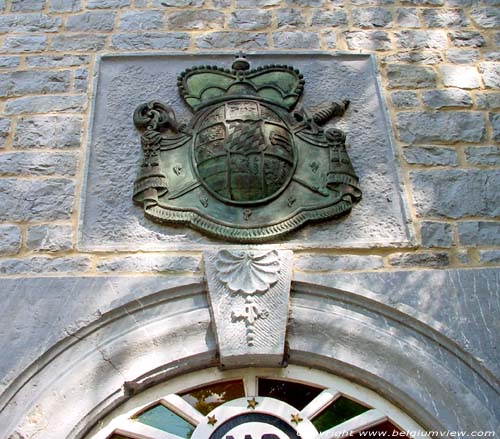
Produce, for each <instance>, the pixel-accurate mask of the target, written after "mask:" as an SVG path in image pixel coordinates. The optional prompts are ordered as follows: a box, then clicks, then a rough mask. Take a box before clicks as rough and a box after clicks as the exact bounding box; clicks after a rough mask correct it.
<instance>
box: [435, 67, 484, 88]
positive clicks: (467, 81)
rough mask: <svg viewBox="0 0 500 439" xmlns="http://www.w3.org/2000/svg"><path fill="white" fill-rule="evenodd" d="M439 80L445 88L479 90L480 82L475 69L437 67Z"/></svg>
mask: <svg viewBox="0 0 500 439" xmlns="http://www.w3.org/2000/svg"><path fill="white" fill-rule="evenodd" d="M439 69H440V71H441V79H442V81H443V83H444V85H445V86H447V87H459V88H467V89H470V88H479V87H480V85H481V81H480V79H479V73H478V71H477V68H476V67H472V66H439Z"/></svg>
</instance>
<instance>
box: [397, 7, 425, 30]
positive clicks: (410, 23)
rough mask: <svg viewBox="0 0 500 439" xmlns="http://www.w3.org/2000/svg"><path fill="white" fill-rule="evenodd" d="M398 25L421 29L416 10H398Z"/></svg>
mask: <svg viewBox="0 0 500 439" xmlns="http://www.w3.org/2000/svg"><path fill="white" fill-rule="evenodd" d="M396 23H397V24H398V25H399V26H401V27H414V28H417V27H420V18H419V17H418V11H417V9H415V8H398V9H397V10H396Z"/></svg>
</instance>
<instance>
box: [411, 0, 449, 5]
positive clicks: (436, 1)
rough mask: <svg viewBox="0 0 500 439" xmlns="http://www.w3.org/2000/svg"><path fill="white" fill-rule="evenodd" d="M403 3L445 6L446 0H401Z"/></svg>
mask: <svg viewBox="0 0 500 439" xmlns="http://www.w3.org/2000/svg"><path fill="white" fill-rule="evenodd" d="M401 4H403V5H407V4H410V5H415V6H443V5H444V0H401Z"/></svg>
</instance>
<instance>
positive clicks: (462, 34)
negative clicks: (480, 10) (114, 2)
mask: <svg viewBox="0 0 500 439" xmlns="http://www.w3.org/2000/svg"><path fill="white" fill-rule="evenodd" d="M448 35H449V37H450V39H451V41H452V42H453V45H454V46H456V47H483V46H485V45H486V40H485V39H484V37H483V35H482V34H481V33H479V32H473V31H455V32H449V33H448Z"/></svg>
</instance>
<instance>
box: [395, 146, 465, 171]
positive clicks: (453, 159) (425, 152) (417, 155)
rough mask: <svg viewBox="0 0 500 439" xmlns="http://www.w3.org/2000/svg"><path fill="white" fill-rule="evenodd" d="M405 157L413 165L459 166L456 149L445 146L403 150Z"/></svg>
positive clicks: (416, 147)
mask: <svg viewBox="0 0 500 439" xmlns="http://www.w3.org/2000/svg"><path fill="white" fill-rule="evenodd" d="M403 157H404V159H405V160H406V162H407V163H409V164H411V165H423V166H457V165H458V157H457V151H456V149H455V148H446V147H443V146H410V147H406V148H404V149H403Z"/></svg>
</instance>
